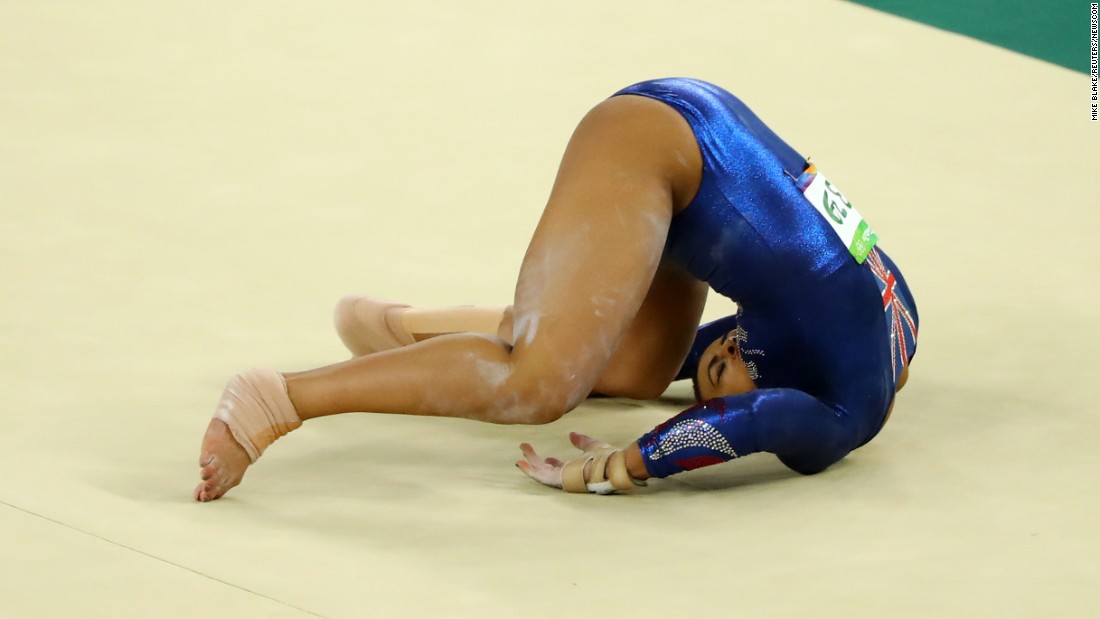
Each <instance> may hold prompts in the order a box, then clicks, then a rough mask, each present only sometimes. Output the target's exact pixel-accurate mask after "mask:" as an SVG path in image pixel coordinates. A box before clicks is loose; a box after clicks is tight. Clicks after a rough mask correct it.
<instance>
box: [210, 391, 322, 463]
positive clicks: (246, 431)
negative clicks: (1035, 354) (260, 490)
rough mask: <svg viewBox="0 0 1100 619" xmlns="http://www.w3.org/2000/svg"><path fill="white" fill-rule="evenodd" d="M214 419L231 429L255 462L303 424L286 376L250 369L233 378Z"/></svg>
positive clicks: (219, 403) (223, 393) (234, 436)
mask: <svg viewBox="0 0 1100 619" xmlns="http://www.w3.org/2000/svg"><path fill="white" fill-rule="evenodd" d="M214 418H215V419H220V420H222V421H224V422H225V424H226V425H227V426H229V431H230V432H232V433H233V438H234V439H236V441H237V442H238V443H240V445H241V447H244V450H245V451H246V452H248V459H249V460H251V461H252V462H255V461H256V460H257V459H258V458H259V457H260V456H261V455H262V454H263V453H264V450H265V449H267V447H268V445H271V444H272V443H274V442H275V441H276V439H278V438H279V437H281V436H285V435H286V434H287V433H288V432H290V431H291V430H294V429H295V428H297V427H298V426H300V425H302V420H301V419H300V418H299V417H298V411H296V410H294V404H292V403H291V401H290V396H288V395H287V392H286V381H285V380H284V379H283V375H282V374H280V373H278V372H276V371H274V370H267V369H251V370H247V371H244V372H241V373H240V374H237V375H236V376H234V377H233V378H232V379H231V380H230V381H229V384H227V385H226V386H225V391H223V392H222V399H221V401H220V402H218V408H217V410H216V411H215V412H214Z"/></svg>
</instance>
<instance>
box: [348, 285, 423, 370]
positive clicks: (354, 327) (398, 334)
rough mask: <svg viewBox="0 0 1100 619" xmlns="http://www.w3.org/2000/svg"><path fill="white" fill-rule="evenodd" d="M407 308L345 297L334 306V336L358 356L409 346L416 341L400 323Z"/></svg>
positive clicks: (360, 297)
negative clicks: (336, 335) (337, 336)
mask: <svg viewBox="0 0 1100 619" xmlns="http://www.w3.org/2000/svg"><path fill="white" fill-rule="evenodd" d="M408 307H409V306H408V305H404V304H401V303H394V302H392V301H386V300H384V299H376V298H374V297H364V296H355V295H352V296H347V297H344V298H343V299H340V302H339V303H337V304H336V311H335V315H334V321H335V323H336V333H337V334H338V335H339V336H340V340H341V341H342V342H344V346H346V347H347V349H348V350H349V351H351V353H352V354H353V355H355V356H357V357H361V356H363V355H369V354H371V353H376V352H381V351H383V350H391V349H394V348H400V347H402V346H408V345H409V344H412V343H414V342H415V341H416V340H415V339H414V338H413V336H412V334H411V333H409V332H408V331H406V330H405V328H404V326H403V325H402V323H401V314H402V312H403V311H404V310H406V309H408Z"/></svg>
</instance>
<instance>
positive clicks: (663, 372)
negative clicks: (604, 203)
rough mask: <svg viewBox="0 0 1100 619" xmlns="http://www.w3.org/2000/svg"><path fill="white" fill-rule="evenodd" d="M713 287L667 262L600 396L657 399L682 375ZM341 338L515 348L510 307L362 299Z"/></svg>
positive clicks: (359, 346)
mask: <svg viewBox="0 0 1100 619" xmlns="http://www.w3.org/2000/svg"><path fill="white" fill-rule="evenodd" d="M706 298H707V285H706V284H704V283H703V282H700V281H699V280H697V279H695V278H693V277H691V276H690V275H688V274H687V273H685V272H684V271H683V270H682V269H680V268H678V267H675V266H672V265H669V264H664V263H662V264H661V265H660V266H659V267H658V269H657V273H656V275H655V276H654V278H653V282H652V283H651V284H650V286H649V291H648V292H647V293H646V297H645V300H644V301H643V302H642V306H641V307H640V308H639V309H638V313H637V314H636V315H635V316H634V318H633V320H631V322H630V327H629V328H628V329H627V332H626V334H625V336H624V337H623V338H622V339H621V340H620V342H619V345H618V347H617V348H616V349H615V353H614V354H613V355H612V356H611V360H610V361H609V362H608V364H607V367H605V368H604V370H603V372H602V373H601V374H600V378H599V379H598V380H597V381H596V385H595V393H598V394H600V395H607V396H614V397H627V398H634V399H639V400H644V399H650V398H655V397H657V396H659V395H661V394H662V393H664V391H665V389H667V388H668V385H669V383H671V382H672V379H673V378H674V377H675V376H676V372H677V371H678V370H679V369H680V365H681V363H682V361H683V358H684V356H685V355H686V354H687V351H688V349H689V348H690V347H691V343H692V341H694V338H695V330H696V328H697V327H698V325H699V320H700V317H701V316H702V313H703V306H704V305H705V304H706ZM335 314H336V316H335V322H336V328H337V333H338V334H339V335H340V339H341V340H343V341H344V343H345V345H346V346H347V347H348V350H350V351H351V352H352V354H354V355H355V356H363V355H366V354H373V353H375V352H382V351H385V350H392V349H393V348H399V347H401V346H408V345H411V344H413V343H415V342H422V341H424V340H426V339H430V338H432V337H439V336H440V335H447V334H453V333H483V334H485V335H496V336H497V337H499V338H500V339H501V340H503V341H504V342H505V343H506V344H508V345H511V344H512V329H513V320H512V317H513V312H512V307H511V306H508V307H485V306H470V305H463V306H452V307H429V308H420V307H409V306H408V305H404V304H401V303H394V302H390V301H384V300H381V299H375V298H372V297H363V296H348V297H345V298H343V299H341V300H340V303H338V304H337V307H336V312H335Z"/></svg>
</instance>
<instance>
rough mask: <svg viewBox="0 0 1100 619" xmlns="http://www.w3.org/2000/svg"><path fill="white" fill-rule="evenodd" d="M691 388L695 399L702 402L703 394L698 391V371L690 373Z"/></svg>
mask: <svg viewBox="0 0 1100 619" xmlns="http://www.w3.org/2000/svg"><path fill="white" fill-rule="evenodd" d="M691 390H692V391H693V392H694V393H695V401H696V402H702V401H703V394H702V393H701V392H700V391H699V373H698V372H694V373H692V375H691Z"/></svg>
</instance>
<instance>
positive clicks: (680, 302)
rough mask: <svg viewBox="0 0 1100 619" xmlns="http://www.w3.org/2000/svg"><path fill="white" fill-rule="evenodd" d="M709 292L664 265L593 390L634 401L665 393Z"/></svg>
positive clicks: (691, 340) (685, 351) (694, 280)
mask: <svg viewBox="0 0 1100 619" xmlns="http://www.w3.org/2000/svg"><path fill="white" fill-rule="evenodd" d="M707 290H708V287H707V285H706V284H705V283H703V282H701V281H699V280H697V279H695V278H693V277H692V276H690V275H688V274H687V273H686V272H684V271H683V270H682V269H680V268H678V267H676V266H674V265H672V264H669V263H668V262H662V263H661V265H660V266H659V267H658V269H657V273H656V274H655V275H654V277H653V283H652V284H650V287H649V291H648V292H647V293H646V297H645V300H644V301H643V302H642V305H641V307H640V308H639V310H638V313H637V315H636V316H635V317H634V320H633V321H631V323H630V326H629V327H628V329H627V332H626V335H625V336H624V337H623V338H622V340H621V341H620V344H619V347H618V348H617V349H616V351H615V353H614V354H613V355H612V357H611V361H610V363H608V365H607V367H606V368H605V369H604V371H603V373H602V374H601V375H600V378H599V380H598V381H597V383H596V392H597V393H599V394H603V395H609V396H616V397H629V398H637V399H648V398H655V397H657V396H659V395H661V394H662V393H664V391H665V389H667V388H668V385H669V383H671V382H672V379H673V378H675V377H676V373H677V372H678V371H679V369H680V365H681V364H682V363H683V361H684V357H685V356H686V355H687V353H688V351H689V350H690V348H691V344H692V342H693V341H694V340H695V331H696V329H697V328H698V326H699V320H700V318H701V317H702V315H703V306H704V305H705V304H706V300H707Z"/></svg>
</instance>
